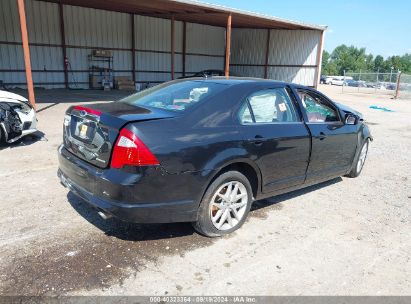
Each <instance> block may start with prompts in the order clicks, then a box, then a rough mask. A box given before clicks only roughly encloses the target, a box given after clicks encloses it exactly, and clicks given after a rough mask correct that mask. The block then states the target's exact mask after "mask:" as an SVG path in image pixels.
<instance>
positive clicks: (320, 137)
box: [318, 132, 327, 140]
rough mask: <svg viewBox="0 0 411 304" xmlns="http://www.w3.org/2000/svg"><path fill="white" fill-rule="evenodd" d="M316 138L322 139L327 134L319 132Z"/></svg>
mask: <svg viewBox="0 0 411 304" xmlns="http://www.w3.org/2000/svg"><path fill="white" fill-rule="evenodd" d="M318 138H319V139H320V140H324V139H326V138H327V135H326V134H325V133H324V132H320V135H319V136H318Z"/></svg>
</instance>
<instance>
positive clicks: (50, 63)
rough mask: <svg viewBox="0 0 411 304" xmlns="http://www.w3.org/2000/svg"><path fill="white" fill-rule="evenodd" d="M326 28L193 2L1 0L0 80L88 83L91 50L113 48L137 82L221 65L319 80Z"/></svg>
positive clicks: (115, 64) (118, 64) (118, 63)
mask: <svg viewBox="0 0 411 304" xmlns="http://www.w3.org/2000/svg"><path fill="white" fill-rule="evenodd" d="M25 19H27V20H25ZM325 29H326V27H323V26H315V25H307V24H303V23H299V22H294V21H288V20H283V19H279V18H274V17H269V16H265V15H259V14H253V13H249V12H244V11H239V10H235V9H229V8H225V7H221V6H216V5H209V4H200V3H198V2H193V1H187V0H172V1H170V0H150V1H135V0H104V1H99V0H47V1H46V0H1V3H0V81H2V82H3V84H4V85H6V86H8V87H22V88H26V87H27V88H28V90H29V93H30V91H33V90H32V88H31V87H32V86H31V77H32V82H33V83H34V86H35V87H44V88H48V89H49V88H89V85H90V60H89V55H90V54H91V53H92V52H93V51H95V50H106V51H109V52H110V54H112V57H113V59H112V71H113V74H114V76H129V77H130V78H131V79H132V80H133V82H134V83H141V84H150V85H151V84H153V83H159V82H163V81H167V80H171V79H174V78H178V77H180V76H184V75H189V74H192V73H195V72H198V71H200V70H205V69H218V70H225V73H226V75H228V74H229V72H232V73H235V74H236V75H241V76H251V77H261V78H271V79H276V80H283V81H291V82H297V83H301V84H305V85H308V86H316V85H317V83H318V79H319V68H320V64H321V54H322V47H323V34H324V31H325ZM26 32H27V33H26ZM27 37H28V40H27V41H25V38H27ZM97 65H98V63H97ZM31 74H32V76H31ZM29 98H30V100H31V102H32V103H34V93H33V92H31V95H30V94H29Z"/></svg>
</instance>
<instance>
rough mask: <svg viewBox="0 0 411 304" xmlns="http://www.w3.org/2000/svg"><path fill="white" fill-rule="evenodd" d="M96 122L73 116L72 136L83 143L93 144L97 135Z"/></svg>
mask: <svg viewBox="0 0 411 304" xmlns="http://www.w3.org/2000/svg"><path fill="white" fill-rule="evenodd" d="M96 128H97V125H96V122H94V121H91V120H88V119H85V118H79V117H76V116H72V119H71V132H70V133H71V136H73V137H74V138H75V139H77V140H80V141H82V142H86V143H91V142H92V141H93V138H94V136H95V133H96Z"/></svg>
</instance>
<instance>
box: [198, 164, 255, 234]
mask: <svg viewBox="0 0 411 304" xmlns="http://www.w3.org/2000/svg"><path fill="white" fill-rule="evenodd" d="M227 191H230V192H229V193H228V196H226V193H227ZM234 191H236V197H235V198H234V197H233V195H234ZM231 193H233V194H231ZM223 197H224V198H226V199H227V200H224V199H223ZM252 197H253V192H252V189H251V185H250V182H249V181H248V179H247V178H246V177H245V176H244V175H243V174H241V173H240V172H238V171H228V172H225V173H223V174H221V175H220V176H219V177H217V178H216V179H215V180H214V181H213V182H212V183H211V185H210V186H209V187H208V189H207V191H206V192H205V194H204V196H203V199H202V200H201V203H200V206H199V209H198V216H197V221H196V222H194V223H193V227H194V229H195V230H196V231H197V232H198V233H200V234H202V235H205V236H208V237H219V236H223V235H226V234H229V233H231V232H233V231H235V230H237V229H238V228H240V227H241V226H242V225H243V224H244V222H245V220H246V218H247V215H248V213H249V211H250V207H251V202H252Z"/></svg>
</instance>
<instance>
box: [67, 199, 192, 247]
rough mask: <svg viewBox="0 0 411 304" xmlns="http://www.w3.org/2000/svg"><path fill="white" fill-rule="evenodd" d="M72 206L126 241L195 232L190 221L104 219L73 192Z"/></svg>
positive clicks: (84, 216)
mask: <svg viewBox="0 0 411 304" xmlns="http://www.w3.org/2000/svg"><path fill="white" fill-rule="evenodd" d="M67 199H68V201H69V203H70V204H71V206H72V207H73V208H74V210H76V211H77V212H78V213H79V214H80V215H81V216H82V217H83V218H85V219H86V220H87V221H88V222H89V223H91V224H93V225H94V226H95V227H97V228H98V229H100V230H101V231H103V232H104V233H105V234H106V235H108V236H113V237H116V238H119V239H121V240H126V241H148V240H160V239H167V238H175V237H182V236H188V235H192V234H195V231H194V229H193V227H192V226H191V224H190V223H170V224H137V223H127V222H123V221H120V220H118V219H116V218H109V219H107V220H104V219H102V218H101V217H100V216H99V215H98V213H97V211H96V209H94V208H93V207H91V206H90V205H88V204H87V203H86V202H85V201H84V200H82V199H81V198H79V197H77V196H76V195H75V194H73V192H71V191H70V192H69V193H68V194H67Z"/></svg>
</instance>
